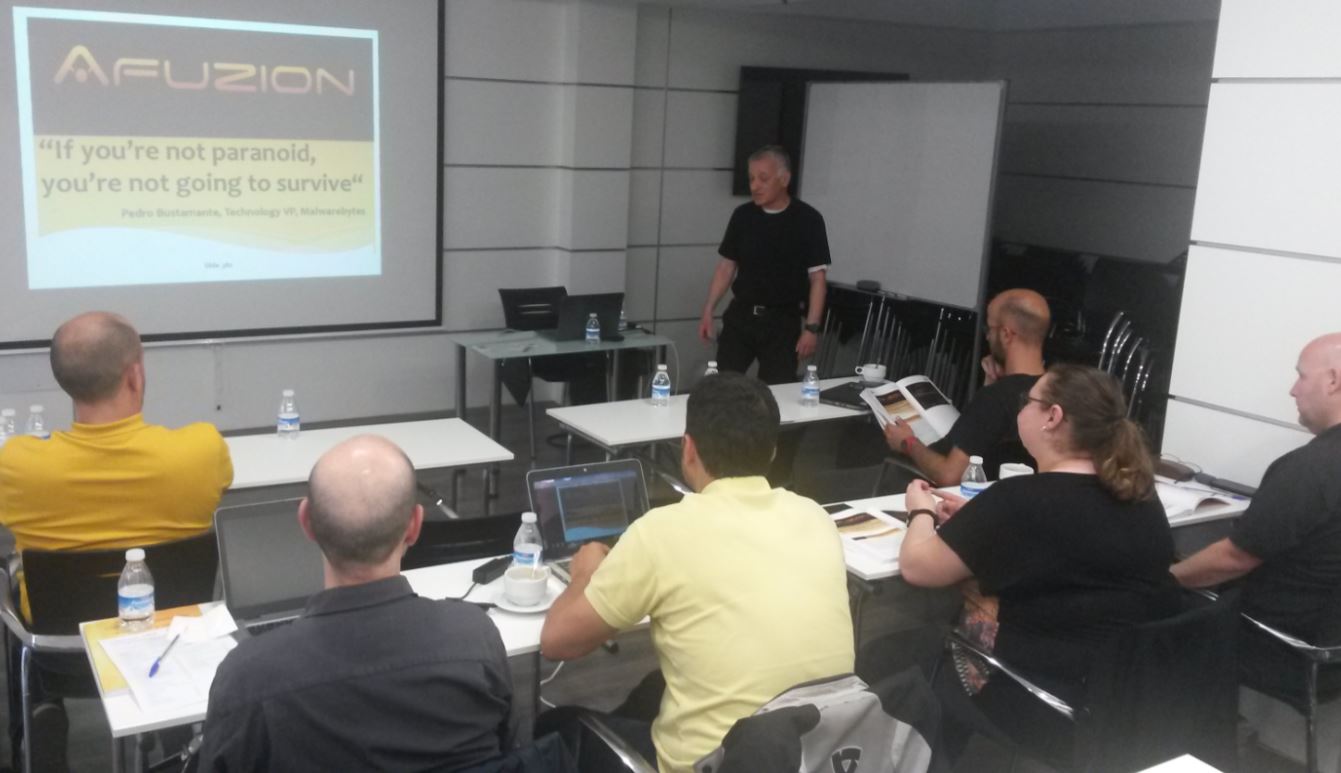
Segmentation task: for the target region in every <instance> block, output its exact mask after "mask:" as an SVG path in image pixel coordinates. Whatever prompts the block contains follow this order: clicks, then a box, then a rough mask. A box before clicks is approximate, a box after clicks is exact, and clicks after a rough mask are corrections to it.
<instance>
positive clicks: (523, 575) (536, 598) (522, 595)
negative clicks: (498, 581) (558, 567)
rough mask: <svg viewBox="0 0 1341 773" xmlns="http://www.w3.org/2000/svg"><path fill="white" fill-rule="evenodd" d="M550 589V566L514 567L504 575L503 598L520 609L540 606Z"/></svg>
mask: <svg viewBox="0 0 1341 773" xmlns="http://www.w3.org/2000/svg"><path fill="white" fill-rule="evenodd" d="M548 587H549V567H548V566H539V567H531V566H513V567H510V568H509V569H508V570H507V571H506V572H504V573H503V597H504V598H506V599H507V600H508V601H510V602H512V603H513V604H516V605H517V606H519V607H533V606H535V605H536V604H539V603H540V602H541V601H543V600H544V599H545V591H546V590H547V589H548Z"/></svg>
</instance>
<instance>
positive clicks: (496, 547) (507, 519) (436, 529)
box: [400, 513, 521, 571]
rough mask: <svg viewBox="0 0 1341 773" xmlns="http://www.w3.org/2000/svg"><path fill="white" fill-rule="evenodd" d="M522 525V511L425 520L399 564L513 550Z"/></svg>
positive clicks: (409, 566)
mask: <svg viewBox="0 0 1341 773" xmlns="http://www.w3.org/2000/svg"><path fill="white" fill-rule="evenodd" d="M520 525H521V513H512V514H510V515H490V516H485V517H483V518H461V519H458V520H454V521H424V525H423V527H422V528H421V529H420V531H419V541H418V542H416V543H414V544H413V545H411V546H410V547H409V549H408V550H406V551H405V556H404V557H403V558H401V561H400V568H401V570H402V571H405V570H409V569H418V568H420V567H424V566H438V565H439V564H450V563H452V562H453V561H468V560H470V559H474V558H492V557H494V556H501V555H504V554H507V553H511V552H512V539H513V538H514V537H515V536H517V528H518V527H519V526H520Z"/></svg>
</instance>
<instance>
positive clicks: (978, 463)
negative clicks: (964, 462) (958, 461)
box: [959, 456, 987, 499]
mask: <svg viewBox="0 0 1341 773" xmlns="http://www.w3.org/2000/svg"><path fill="white" fill-rule="evenodd" d="M985 488H987V472H986V471H985V470H983V468H982V457H981V456H970V457H969V463H968V467H965V468H964V477H963V478H960V479H959V495H960V496H962V497H963V498H965V499H972V498H974V497H976V496H978V495H979V494H981V493H982V491H983V489H985Z"/></svg>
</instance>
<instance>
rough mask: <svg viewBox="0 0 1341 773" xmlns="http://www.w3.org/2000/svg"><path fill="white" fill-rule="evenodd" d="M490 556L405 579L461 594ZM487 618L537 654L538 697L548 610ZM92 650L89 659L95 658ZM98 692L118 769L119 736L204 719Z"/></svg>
mask: <svg viewBox="0 0 1341 773" xmlns="http://www.w3.org/2000/svg"><path fill="white" fill-rule="evenodd" d="M487 560H488V559H478V560H474V561H460V562H457V563H452V564H443V565H441V566H429V567H424V568H421V569H411V570H409V571H407V572H405V573H404V574H405V578H406V579H407V580H409V581H410V587H412V588H413V589H414V592H415V593H417V594H419V595H420V596H424V597H426V598H433V599H441V598H447V597H459V596H461V595H462V594H463V593H465V592H466V590H467V589H468V588H469V587H470V583H471V580H470V574H471V572H473V571H474V570H475V567H477V566H479V565H480V564H482V563H484V562H485V561H487ZM501 586H502V580H501V579H499V580H495V581H494V582H493V583H490V584H489V585H485V586H480V587H478V588H476V589H474V590H473V591H471V594H470V595H469V596H468V597H467V600H468V601H481V602H492V601H493V600H494V599H495V598H496V596H497V594H498V593H500V592H501ZM550 587H551V590H553V591H556V592H557V591H561V590H562V589H563V584H562V583H561V582H560V581H559V580H557V579H554V578H551V579H550ZM217 603H221V602H213V603H212V604H202V605H201V610H202V611H204V610H207V609H208V608H209V607H210V606H213V604H217ZM488 614H489V619H491V620H493V622H494V625H496V626H498V633H499V635H500V636H501V637H502V639H503V647H504V649H506V651H507V655H508V657H510V658H511V657H514V656H518V655H534V656H535V661H536V662H535V665H536V666H537V668H535V669H534V671H535V674H536V683H535V685H534V688H535V693H534V696H533V697H534V698H535V699H537V700H538V698H539V686H538V685H539V679H540V670H539V668H538V666H539V661H540V629H541V627H543V625H544V623H545V615H544V614H541V613H540V612H536V613H532V614H517V613H513V612H508V611H505V610H502V609H497V608H495V609H491V610H489V613H488ZM84 625H88V624H87V623H85V624H83V625H81V626H80V632H81V634H82V633H83V629H84ZM87 654H89V657H90V662H91V658H92V654H91V653H87ZM98 693H99V697H100V698H101V699H102V707H103V712H104V713H105V714H106V716H107V725H108V727H110V728H111V731H112V747H113V761H114V762H115V763H116V767H117V769H120V767H121V765H122V763H123V761H124V760H123V755H122V749H121V743H120V742H121V739H124V738H130V737H133V736H137V735H141V734H143V733H149V732H153V731H155V730H162V729H163V728H167V727H176V726H178V725H189V724H193V723H195V722H200V721H202V720H204V718H205V709H206V702H205V701H201V702H200V703H196V704H191V705H189V706H178V707H174V708H172V709H169V710H166V711H164V710H159V711H154V710H149V711H146V710H144V709H142V708H141V707H140V705H139V704H138V703H136V702H135V699H134V698H133V697H131V694H130V690H129V688H122V689H120V690H115V691H112V692H104V691H103V688H102V684H101V683H99V684H98Z"/></svg>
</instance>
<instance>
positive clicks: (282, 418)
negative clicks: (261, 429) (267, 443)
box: [275, 389, 302, 438]
mask: <svg viewBox="0 0 1341 773" xmlns="http://www.w3.org/2000/svg"><path fill="white" fill-rule="evenodd" d="M301 430H302V422H301V421H300V419H299V416H298V398H296V397H294V396H293V390H292V389H285V390H284V391H283V392H281V393H280V396H279V416H278V418H277V419H276V420H275V434H277V435H279V436H280V437H282V438H296V437H298V433H299V432H300V431H301Z"/></svg>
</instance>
